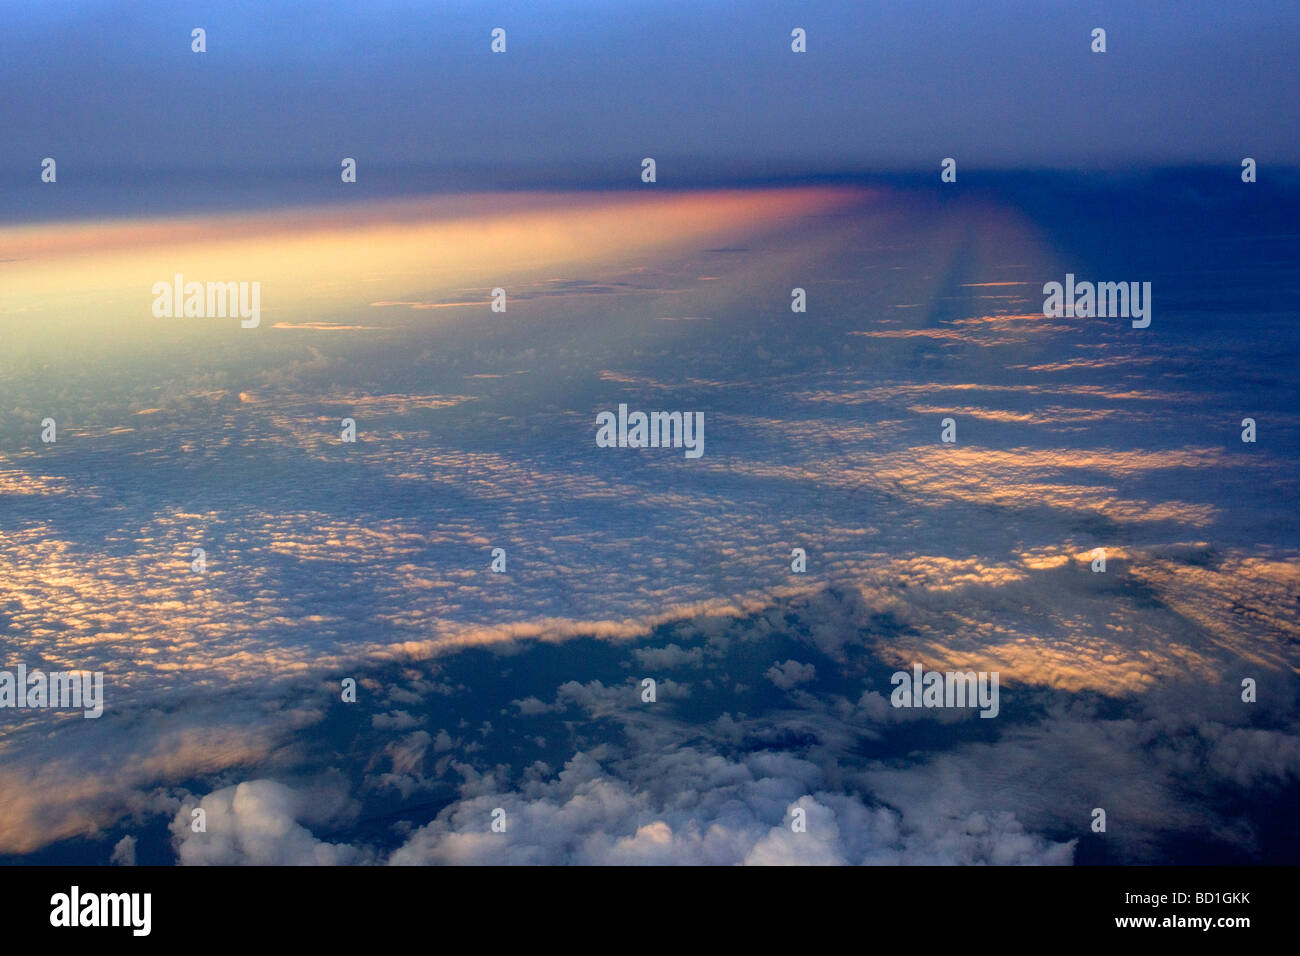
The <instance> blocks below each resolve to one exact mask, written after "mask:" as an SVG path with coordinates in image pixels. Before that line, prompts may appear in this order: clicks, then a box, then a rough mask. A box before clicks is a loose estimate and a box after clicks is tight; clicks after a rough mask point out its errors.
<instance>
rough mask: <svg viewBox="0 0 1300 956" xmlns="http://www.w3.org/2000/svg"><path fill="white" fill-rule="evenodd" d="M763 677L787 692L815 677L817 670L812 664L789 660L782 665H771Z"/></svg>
mask: <svg viewBox="0 0 1300 956" xmlns="http://www.w3.org/2000/svg"><path fill="white" fill-rule="evenodd" d="M763 676H764V677H766V678H767V679H768V680H770V681H771V682H772V683H773V684H775V685H776V686H777V687H779V688H781V689H782V690H789V689H790V688H792V687H794V686H796V685H798V684H805V683H807V682H808V681H810V680H812V679H813V678H814V677H816V676H817V668H816V667H814V666H813V665H812V664H800V663H799V662H798V661H794V660H790V661H786V662H785V663H784V664H779V663H778V664H773V665H772V666H771V667H769V668H768V669H767V672H766V673H765V674H764V675H763Z"/></svg>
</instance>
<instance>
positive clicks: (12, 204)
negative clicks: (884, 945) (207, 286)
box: [0, 3, 1300, 865]
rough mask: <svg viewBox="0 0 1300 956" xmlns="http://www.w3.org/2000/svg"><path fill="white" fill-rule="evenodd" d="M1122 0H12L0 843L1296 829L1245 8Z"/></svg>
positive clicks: (1288, 217) (1038, 851) (1, 205)
mask: <svg viewBox="0 0 1300 956" xmlns="http://www.w3.org/2000/svg"><path fill="white" fill-rule="evenodd" d="M1128 6H1129V5H1114V6H1107V5H1095V6H1091V7H1089V8H1088V9H1086V10H1079V9H1078V8H1076V6H1075V5H1069V6H1067V5H1054V4H1035V5H1011V4H998V3H993V4H982V5H979V7H978V9H974V8H968V6H967V5H965V4H962V5H953V9H951V10H950V9H949V7H948V5H932V6H928V7H927V6H926V5H923V4H909V5H907V6H903V5H871V4H848V3H846V4H842V5H837V4H808V5H801V6H799V7H797V8H795V9H794V12H791V9H788V8H786V7H785V6H784V5H776V4H762V3H758V4H752V5H745V6H744V11H743V13H741V12H738V11H737V10H736V9H735V7H736V5H733V4H726V5H723V4H709V3H692V4H689V5H685V4H683V5H665V4H653V5H652V4H640V3H627V4H619V5H608V4H601V5H597V4H557V5H553V6H549V7H547V8H546V9H545V10H544V11H542V12H539V10H538V7H537V6H536V5H533V4H518V5H514V6H511V5H499V6H496V7H492V8H482V7H479V6H478V5H475V7H473V8H471V7H468V6H465V7H445V8H444V7H437V6H432V5H431V6H429V7H412V6H411V5H409V4H400V5H385V4H382V3H380V4H364V5H356V6H351V5H342V4H339V5H324V6H319V5H318V6H314V7H312V8H311V10H310V11H309V12H307V11H305V8H304V7H302V6H301V5H297V4H293V5H288V4H286V5H275V4H270V5H264V4H246V5H245V4H220V5H215V4H214V5H212V6H211V7H210V8H205V7H203V6H201V5H200V6H190V7H187V8H178V7H172V6H167V7H163V6H161V5H160V6H157V7H150V6H143V7H141V6H138V5H131V6H129V7H128V6H126V5H122V6H119V5H116V4H63V3H49V4H44V5H40V6H31V7H28V6H26V5H18V4H6V5H5V6H4V8H3V11H4V14H5V16H6V18H7V19H8V21H9V24H10V27H9V29H7V30H6V31H5V32H4V34H3V36H0V64H2V65H0V71H2V74H0V75H3V82H4V94H5V95H4V96H3V97H0V111H2V112H0V127H2V128H3V129H4V130H5V134H6V135H5V139H4V142H3V145H0V171H3V170H9V172H7V173H5V176H7V177H8V178H7V179H6V182H7V183H8V184H9V187H8V188H7V189H5V190H0V212H3V216H4V218H3V221H0V337H2V338H3V345H4V348H3V349H0V396H3V397H2V398H0V647H2V648H3V651H4V660H3V661H0V669H3V668H12V667H14V666H16V664H18V663H24V664H26V665H27V666H28V667H30V668H36V667H42V668H45V669H47V670H69V669H87V670H96V671H101V672H102V673H103V674H104V677H105V710H104V714H103V716H102V717H99V718H97V719H92V720H87V719H84V718H83V717H82V716H81V715H80V713H69V712H66V711H57V710H49V709H9V708H0V806H4V807H5V813H4V814H3V815H0V862H4V863H9V864H29V863H81V864H96V865H99V864H120V865H127V864H132V863H137V864H183V865H191V864H195V865H199V864H259V863H260V864H290V863H293V864H321V865H326V864H386V865H408V864H416V865H422V864H465V863H509V864H546V863H553V864H569V863H619V864H623V863H626V864H634V863H652V864H655V863H663V864H670V863H676V864H700V863H710V864H773V863H798V864H822V863H831V864H840V863H849V864H869V865H870V864H900V863H901V864H918V863H921V864H924V863H936V864H1027V863H1041V864H1052V865H1069V864H1095V863H1110V864H1116V863H1117V864H1153V863H1174V864H1196V863H1278V862H1292V861H1294V859H1295V857H1296V853H1297V852H1300V829H1297V824H1296V820H1297V819H1300V817H1297V815H1296V814H1295V813H1291V812H1289V810H1290V809H1292V808H1296V807H1300V744H1297V741H1300V659H1298V658H1297V655H1296V650H1295V649H1296V647H1297V646H1298V645H1297V641H1298V640H1300V615H1298V614H1297V607H1298V606H1300V604H1298V602H1300V553H1298V552H1297V546H1296V542H1297V540H1300V538H1297V532H1298V531H1300V528H1297V518H1296V514H1295V508H1294V502H1295V500H1296V495H1297V491H1298V490H1300V489H1297V477H1296V476H1297V474H1298V473H1300V472H1297V469H1296V465H1297V462H1298V461H1300V416H1298V415H1297V411H1296V409H1297V399H1298V398H1300V395H1298V394H1297V388H1296V382H1295V376H1294V370H1295V368H1296V365H1297V360H1298V359H1300V333H1298V332H1297V329H1300V325H1298V324H1297V321H1296V320H1297V318H1298V316H1297V310H1296V305H1295V303H1296V301H1297V292H1300V288H1298V283H1297V272H1296V264H1297V262H1300V234H1298V233H1297V230H1296V228H1295V223H1296V222H1297V221H1300V220H1298V219H1297V214H1298V213H1300V182H1297V179H1296V176H1295V170H1294V169H1293V168H1289V167H1288V164H1295V162H1296V155H1295V152H1294V148H1295V147H1294V136H1293V135H1291V134H1293V132H1294V128H1295V119H1296V113H1297V110H1296V88H1295V82H1296V80H1295V72H1294V70H1293V69H1291V66H1290V62H1289V60H1286V59H1284V58H1283V53H1284V52H1288V50H1287V43H1288V42H1289V41H1290V38H1291V37H1293V36H1294V32H1295V31H1294V29H1290V28H1291V27H1292V26H1293V21H1294V18H1295V16H1296V15H1295V12H1294V10H1293V8H1292V7H1291V6H1284V5H1282V4H1269V3H1263V4H1255V5H1252V6H1251V7H1250V8H1249V15H1243V14H1242V13H1240V12H1235V11H1233V10H1227V11H1223V10H1220V9H1219V8H1217V7H1213V6H1210V5H1204V6H1202V5H1188V4H1167V5H1166V4H1143V5H1141V6H1140V8H1138V9H1128ZM178 11H179V12H178ZM792 17H793V18H795V19H791V18H792ZM196 25H203V26H205V28H206V29H207V30H208V50H209V52H207V53H206V54H202V55H197V54H192V53H190V52H189V29H190V28H191V27H193V26H196ZM497 25H501V26H504V27H505V28H506V29H507V31H508V50H507V53H506V54H504V55H503V56H496V55H493V54H491V53H490V52H489V51H488V42H489V31H490V29H491V28H492V27H493V26H497ZM1095 25H1102V26H1105V27H1106V28H1107V31H1108V45H1109V49H1108V52H1107V53H1106V54H1104V55H1103V54H1092V53H1090V52H1089V51H1088V34H1089V31H1090V29H1091V28H1092V27H1093V26H1095ZM794 26H803V27H805V28H806V29H807V30H808V37H809V52H808V53H807V54H803V55H797V54H793V53H792V52H791V51H790V49H789V42H788V38H789V30H790V29H791V28H793V27H794ZM1288 30H1289V32H1288ZM1189 104H1192V105H1189ZM49 155H53V156H56V157H57V158H58V179H57V181H56V182H55V183H42V182H40V181H39V177H38V173H39V160H40V158H42V157H44V156H49ZM646 155H653V156H659V157H662V159H663V161H662V162H661V163H660V165H659V180H658V182H656V183H655V184H645V183H642V182H641V181H640V161H641V159H642V157H644V156H646ZM950 155H951V156H955V157H958V159H959V173H958V178H957V181H956V182H955V183H942V182H941V181H940V179H939V168H938V164H939V160H940V159H941V158H943V157H945V156H950ZM1247 155H1249V156H1253V157H1255V158H1256V159H1257V160H1258V162H1259V178H1258V181H1257V182H1245V181H1243V179H1242V177H1241V168H1240V161H1241V158H1242V157H1243V156H1247ZM342 156H355V157H357V158H358V182H357V183H356V184H355V186H354V185H350V184H344V183H342V182H341V181H340V179H339V159H340V157H342ZM1189 165H1190V166H1191V167H1195V168H1189ZM15 170H17V171H18V172H14V171H15ZM678 185H688V186H691V187H692V188H690V189H678V188H675V187H676V186H678ZM177 274H180V275H182V276H183V277H184V278H185V280H187V281H200V282H203V281H223V282H224V281H235V282H250V283H251V282H256V283H258V288H259V290H260V314H259V322H258V324H257V325H256V326H255V327H250V328H244V327H242V326H241V322H240V319H239V318H238V317H234V316H228V315H226V316H215V315H199V316H183V315H167V314H162V313H160V312H159V311H158V310H157V308H156V295H157V293H156V292H155V286H156V285H157V284H158V283H159V282H161V283H163V284H164V285H168V284H169V283H170V282H171V281H172V279H173V277H174V276H176V275H177ZM1067 275H1074V276H1076V277H1077V278H1079V279H1080V280H1088V281H1124V282H1128V281H1135V282H1150V283H1151V286H1152V289H1153V292H1152V299H1151V303H1150V304H1151V324H1150V325H1149V326H1148V327H1146V328H1134V327H1133V326H1132V324H1131V323H1130V322H1129V320H1128V319H1127V318H1125V317H1116V316H1089V315H1068V316H1064V315H1058V316H1053V315H1049V314H1046V313H1045V312H1044V308H1043V306H1044V291H1045V290H1044V285H1045V283H1048V282H1053V281H1055V282H1061V281H1064V280H1065V277H1066V276H1067ZM497 289H500V290H502V292H503V294H504V295H505V299H506V303H507V305H506V308H505V310H504V311H497V310H494V309H493V308H492V305H491V303H492V302H493V299H494V296H495V291H494V290H497ZM795 290H802V291H803V292H804V294H805V297H806V305H807V309H806V311H802V312H800V311H796V310H794V309H793V308H792V301H793V293H794V291H795ZM621 404H625V405H627V406H628V407H629V408H631V409H634V410H645V411H653V410H677V411H682V412H684V413H691V414H694V413H699V414H702V415H703V416H704V422H705V445H704V452H703V454H702V455H701V456H700V457H699V458H689V457H687V456H685V455H684V454H683V453H682V450H681V449H678V448H640V449H638V448H607V447H601V446H600V445H599V443H598V442H597V441H596V435H597V429H596V423H597V421H598V416H599V415H600V414H601V413H602V412H607V411H610V410H615V409H617V408H618V407H619V406H620V405H621ZM1246 418H1250V419H1251V420H1252V421H1254V422H1255V423H1256V428H1257V432H1258V434H1257V440H1256V441H1254V442H1246V441H1243V426H1244V420H1245V419H1246ZM49 419H53V420H54V421H55V422H56V424H57V440H55V441H53V442H49V441H44V440H42V432H43V430H44V429H45V428H46V427H47V426H46V424H45V423H46V421H47V420H49ZM345 419H348V420H351V421H353V422H354V423H355V425H356V428H357V433H356V438H357V440H356V441H355V442H347V441H344V440H343V435H342V432H343V429H344V420H345ZM948 422H952V423H953V427H954V428H955V441H952V442H948V441H945V440H943V437H942V436H943V434H944V432H945V431H946V430H947V428H948V425H947V423H948ZM195 548H202V549H203V551H204V556H205V557H204V563H203V566H202V567H200V568H196V567H195V565H194V549H195ZM496 548H501V549H504V552H505V554H506V560H507V564H506V567H505V569H504V570H503V571H501V572H500V573H498V572H496V571H494V570H493V568H492V561H493V557H492V555H493V550H494V549H496ZM796 548H798V549H802V550H803V551H804V553H805V557H806V560H807V565H806V568H804V569H802V570H797V569H796V568H795V567H794V566H793V563H792V557H793V553H794V549H796ZM1098 549H1104V550H1105V553H1106V563H1105V565H1104V570H1098V568H1097V565H1096V560H1097V552H1098ZM917 663H920V664H923V665H924V666H925V667H926V668H927V669H940V670H945V669H958V670H966V669H969V670H973V671H978V672H997V673H998V674H999V675H1000V682H1001V683H1000V686H1001V701H1000V708H999V712H998V714H997V716H996V718H994V719H984V718H981V717H980V716H979V715H978V714H977V713H975V712H973V711H971V710H966V709H961V708H957V709H945V708H940V709H922V710H912V709H907V708H898V707H896V706H894V705H893V703H892V701H891V691H892V685H891V677H892V675H893V673H894V672H895V671H896V670H898V669H910V668H911V667H912V666H913V665H914V664H917ZM647 678H649V679H653V680H654V681H655V682H656V687H657V697H656V698H655V699H653V700H646V699H644V697H643V696H642V693H643V686H644V685H643V681H644V680H646V679H647ZM1243 680H1249V681H1252V682H1254V686H1255V687H1256V690H1257V693H1256V695H1255V696H1254V697H1253V698H1252V699H1251V700H1246V699H1245V697H1244V696H1243V689H1242V688H1243V683H1242V682H1243ZM346 681H355V683H356V689H357V695H356V698H355V700H350V699H346V697H345V694H344V683H345V682H346ZM1279 808H1280V810H1281V812H1279ZM196 809H203V810H204V811H205V813H206V820H207V828H206V830H203V831H201V832H200V831H196V830H195V829H194V828H193V825H192V820H193V811H195V810H196ZM497 809H501V810H503V811H504V812H505V816H506V819H507V820H508V821H509V825H508V827H507V829H506V831H505V832H496V831H494V830H492V829H491V820H492V818H493V815H494V813H495V811H496V810H497ZM1097 809H1104V810H1105V811H1106V813H1107V815H1108V819H1109V821H1110V826H1109V829H1108V830H1106V831H1105V832H1098V831H1096V830H1095V829H1093V826H1092V824H1093V822H1094V813H1095V811H1096V810H1097ZM795 811H799V812H800V813H802V814H804V815H805V817H806V820H807V822H808V827H807V829H805V830H798V831H796V830H794V829H792V828H791V819H792V817H793V815H794V814H795Z"/></svg>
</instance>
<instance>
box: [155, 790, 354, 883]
mask: <svg viewBox="0 0 1300 956" xmlns="http://www.w3.org/2000/svg"><path fill="white" fill-rule="evenodd" d="M198 806H199V807H201V808H202V809H203V810H204V811H205V814H206V832H203V833H196V832H194V830H193V828H192V824H193V822H194V818H193V817H192V815H191V809H192V808H191V807H185V808H183V809H182V810H181V812H179V813H178V814H177V815H176V817H175V819H173V820H172V824H171V833H172V843H173V848H174V849H175V851H176V855H177V858H178V859H179V861H180V862H181V863H182V864H184V865H186V866H204V865H208V866H241V865H253V866H333V865H339V864H353V863H366V862H369V861H370V859H371V854H370V851H369V850H367V849H365V848H364V847H357V846H351V845H348V844H343V843H326V842H324V841H322V840H318V839H317V838H316V837H315V836H313V835H312V834H311V832H310V831H309V830H308V829H307V828H306V827H304V826H303V825H302V824H301V823H300V822H299V819H300V818H303V817H306V816H311V815H312V810H313V808H314V807H316V806H317V804H316V803H315V802H314V801H313V799H312V794H304V793H302V792H299V791H296V790H292V789H290V788H289V787H287V786H285V785H284V784H282V783H278V782H276V781H274V780H251V781H246V782H244V783H241V784H238V785H236V786H233V787H225V788H224V789H221V790H217V791H215V792H214V793H210V794H208V795H207V796H206V797H204V798H203V799H202V800H200V801H199V803H198Z"/></svg>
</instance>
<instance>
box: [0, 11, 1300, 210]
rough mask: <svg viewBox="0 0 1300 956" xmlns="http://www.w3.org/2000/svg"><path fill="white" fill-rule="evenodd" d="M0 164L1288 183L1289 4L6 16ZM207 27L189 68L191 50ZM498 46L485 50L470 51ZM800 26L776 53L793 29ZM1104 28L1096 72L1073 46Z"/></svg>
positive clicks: (119, 169) (573, 177)
mask: <svg viewBox="0 0 1300 956" xmlns="http://www.w3.org/2000/svg"><path fill="white" fill-rule="evenodd" d="M3 10H4V16H5V20H6V29H5V31H4V33H3V36H0V63H3V64H4V66H3V73H2V75H3V84H4V93H5V95H4V96H3V97H0V128H3V129H4V131H5V137H4V142H3V146H2V147H0V168H6V169H9V170H28V169H30V168H31V166H32V163H33V159H32V157H35V158H36V159H37V160H39V159H40V158H42V157H44V156H55V157H56V158H58V159H59V161H60V162H61V163H63V164H64V165H65V168H66V169H67V170H68V172H69V178H72V175H73V174H74V171H75V175H77V176H78V177H82V178H90V179H93V178H98V177H101V176H107V177H112V176H114V175H129V174H131V173H132V172H134V171H138V170H156V169H164V170H172V169H182V170H186V171H188V172H190V173H194V172H197V171H200V170H204V171H207V172H208V174H209V175H211V176H223V175H225V174H227V173H230V172H237V174H238V175H237V176H235V177H232V178H235V179H242V180H245V181H246V180H247V179H248V178H254V177H257V176H259V175H267V174H270V173H273V172H280V171H281V170H283V169H285V168H292V169H294V170H298V171H305V172H307V173H309V174H310V172H311V171H313V170H317V169H319V170H320V172H321V174H322V175H326V176H328V175H329V174H330V172H331V171H333V170H336V169H337V167H338V163H339V161H340V159H341V157H343V156H354V157H356V158H357V159H358V160H359V162H360V166H361V169H362V175H361V177H359V184H361V183H364V182H365V181H366V179H367V178H373V177H383V176H387V177H400V176H401V175H402V174H401V173H400V169H401V167H404V166H411V165H414V166H419V167H429V168H432V169H437V170H440V171H443V172H444V173H446V174H451V173H454V172H456V171H462V172H463V171H465V170H477V169H482V168H484V167H487V168H492V167H505V168H506V169H511V170H514V171H515V172H516V173H517V174H518V175H521V176H526V177H527V178H528V179H530V180H532V181H534V182H535V183H536V185H539V186H546V185H547V180H551V181H552V182H553V183H563V182H568V183H570V184H572V183H574V182H575V181H576V182H587V183H590V182H591V181H592V180H593V177H594V176H595V175H597V173H598V174H599V176H600V177H601V178H603V179H607V180H611V181H618V179H619V177H620V176H622V175H624V174H626V175H629V176H631V175H635V174H636V173H637V172H639V165H638V164H639V162H640V160H641V159H642V158H643V157H644V156H655V157H656V158H659V159H661V160H663V161H665V167H666V168H665V169H664V180H665V181H666V182H668V183H670V184H671V183H672V182H673V181H674V180H675V179H676V180H677V181H685V180H687V179H688V178H695V177H698V176H700V175H702V174H704V171H705V170H707V171H708V174H709V175H722V176H735V175H739V174H744V175H750V176H762V175H792V174H808V173H812V172H826V171H833V172H845V171H854V170H879V169H926V170H929V169H932V168H936V167H937V165H938V162H939V160H941V159H942V158H944V157H948V156H952V157H956V158H958V159H959V161H960V162H961V163H962V165H963V166H968V167H969V168H972V169H975V168H1032V167H1050V168H1091V167H1094V166H1107V165H1118V166H1134V165H1152V164H1163V165H1177V164H1212V165H1217V164H1223V163H1226V164H1229V165H1236V164H1237V163H1238V162H1239V161H1240V158H1241V157H1242V156H1253V157H1255V158H1257V159H1258V160H1260V161H1261V162H1265V163H1268V164H1272V165H1295V164H1297V162H1298V161H1300V153H1297V148H1298V147H1297V145H1296V138H1295V136H1294V135H1293V134H1294V123H1293V122H1289V121H1288V117H1292V118H1293V117H1294V115H1295V113H1296V110H1297V104H1298V103H1300V78H1297V76H1296V71H1295V70H1294V69H1293V68H1292V66H1293V63H1292V61H1293V56H1294V40H1295V36H1296V32H1297V29H1298V28H1300V11H1297V10H1296V7H1295V5H1294V4H1293V3H1290V2H1287V0H1261V2H1257V3H1252V4H1250V6H1249V8H1248V11H1244V10H1243V9H1242V8H1240V7H1236V6H1232V5H1227V6H1225V5H1223V4H1219V3H1213V2H1204V0H1197V2H1190V3H1189V2H1174V0H1156V2H1143V3H1139V4H1134V3H1105V2H1097V3H1088V4H1077V3H1059V2H1047V3H1035V4H1025V3H1018V2H1005V0H991V2H987V3H980V4H950V3H937V2H933V0H920V2H915V3H910V2H909V3H878V2H856V0H855V2H809V3H801V4H798V5H794V6H792V5H790V4H784V3H777V2H767V0H759V2H754V3H746V4H745V5H744V6H743V8H737V6H736V5H735V4H734V3H730V2H726V3H723V2H716V0H701V2H691V3H676V2H670V3H651V2H646V0H629V2H623V3H618V4H609V3H598V2H586V0H583V2H575V0H558V2H553V3H546V4H538V3H531V2H529V3H492V4H481V3H473V4H469V3H427V4H426V3H385V2H356V3H352V2H325V3H313V4H301V3H296V2H284V0H272V2H267V3H262V2H230V3H213V4H189V5H171V4H167V5H160V4H139V3H118V2H62V0H57V2H50V3H42V4H39V5H31V4H25V3H17V2H8V0H7V2H6V3H4V4H3ZM196 26H201V27H203V28H204V29H205V30H206V31H207V35H208V48H207V52H206V53H205V54H202V55H199V54H194V53H192V52H191V51H190V30H191V29H192V28H194V27H196ZM494 27H502V28H503V29H505V30H506V31H507V52H506V53H505V54H504V55H493V54H492V53H490V52H489V42H490V31H491V30H492V29H493V28H494ZM795 27H801V28H803V29H804V30H806V31H807V37H808V52H807V53H806V54H794V53H792V52H791V49H790V43H791V40H790V32H791V30H792V29H794V28H795ZM1095 27H1103V28H1105V29H1106V31H1107V52H1106V53H1104V54H1096V53H1092V52H1091V51H1090V43H1091V39H1090V36H1091V31H1092V30H1093V28H1095Z"/></svg>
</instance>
